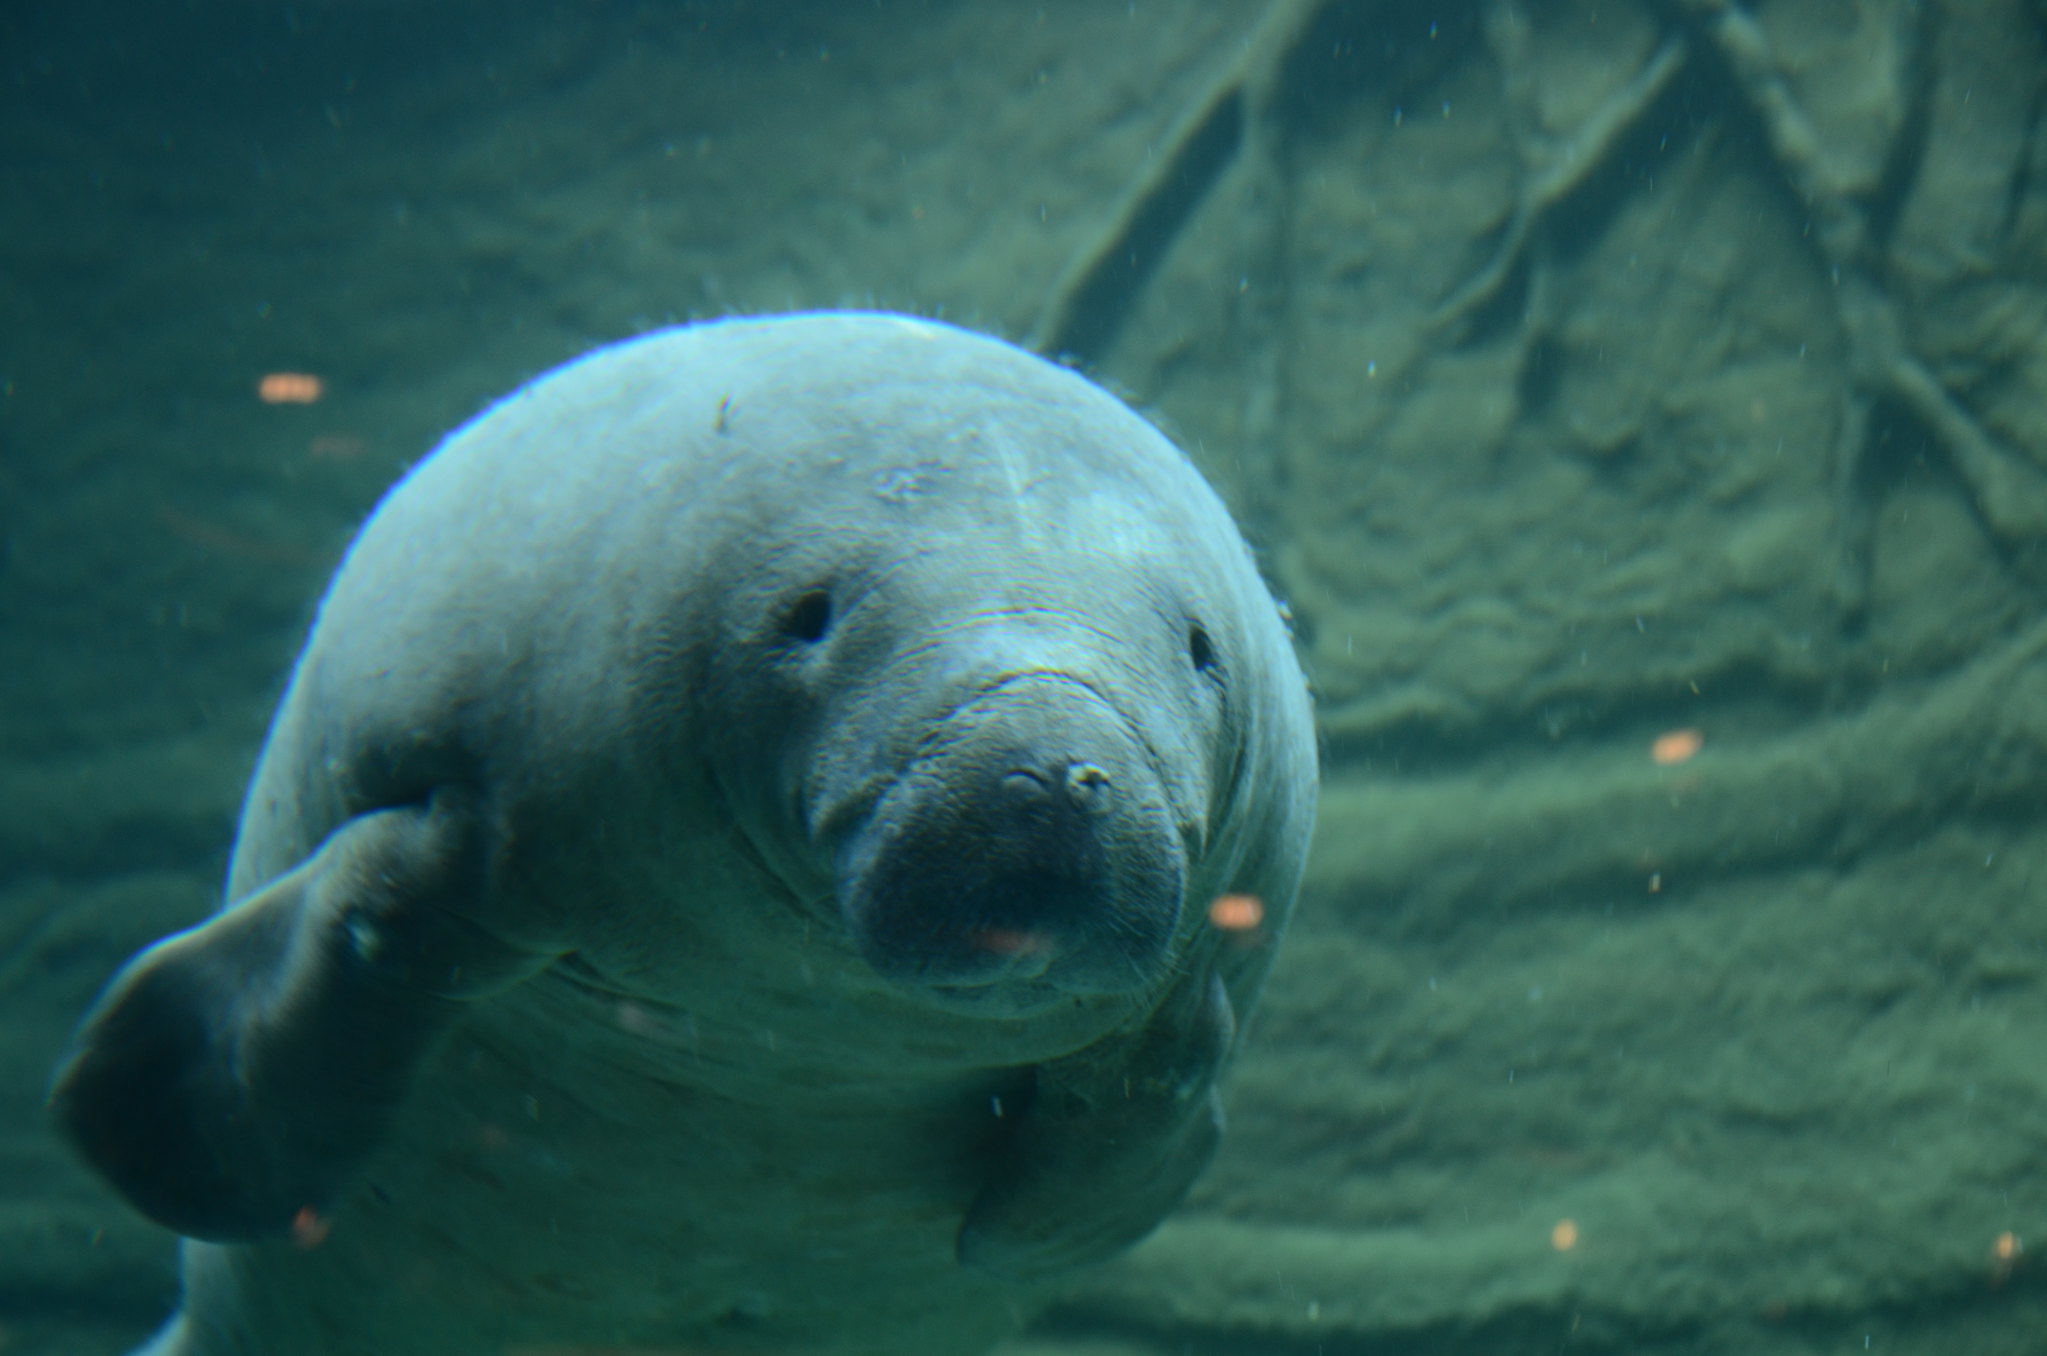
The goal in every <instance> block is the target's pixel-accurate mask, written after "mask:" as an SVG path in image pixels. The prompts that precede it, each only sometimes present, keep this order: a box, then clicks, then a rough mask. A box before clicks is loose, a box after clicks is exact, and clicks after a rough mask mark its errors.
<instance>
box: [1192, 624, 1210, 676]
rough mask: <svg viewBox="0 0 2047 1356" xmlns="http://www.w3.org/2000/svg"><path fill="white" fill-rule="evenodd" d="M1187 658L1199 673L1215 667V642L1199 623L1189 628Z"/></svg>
mask: <svg viewBox="0 0 2047 1356" xmlns="http://www.w3.org/2000/svg"><path fill="white" fill-rule="evenodd" d="M1187 658H1188V660H1189V662H1191V663H1192V664H1193V665H1194V669H1195V672H1197V673H1207V672H1208V671H1209V670H1210V669H1212V668H1214V667H1215V642H1213V641H1211V640H1210V639H1209V638H1208V632H1206V631H1204V630H1203V629H1202V628H1201V627H1200V626H1198V625H1197V626H1191V627H1189V628H1188V629H1187Z"/></svg>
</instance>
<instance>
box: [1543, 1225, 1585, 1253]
mask: <svg viewBox="0 0 2047 1356" xmlns="http://www.w3.org/2000/svg"><path fill="white" fill-rule="evenodd" d="M1549 1245H1550V1246H1551V1247H1552V1248H1555V1249H1556V1250H1557V1251H1558V1252H1569V1251H1570V1250H1571V1249H1573V1248H1575V1247H1577V1246H1578V1223H1577V1221H1576V1220H1568V1219H1560V1220H1558V1221H1557V1224H1556V1227H1555V1228H1554V1229H1551V1230H1550V1231H1549Z"/></svg>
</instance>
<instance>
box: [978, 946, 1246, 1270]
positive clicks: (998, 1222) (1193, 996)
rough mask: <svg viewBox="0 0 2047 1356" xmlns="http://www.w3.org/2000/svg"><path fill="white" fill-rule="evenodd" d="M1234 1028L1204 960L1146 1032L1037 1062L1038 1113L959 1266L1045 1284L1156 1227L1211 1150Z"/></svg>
mask: <svg viewBox="0 0 2047 1356" xmlns="http://www.w3.org/2000/svg"><path fill="white" fill-rule="evenodd" d="M1235 1028H1236V1020H1235V1017H1234V1015H1233V1014H1232V1011H1231V1008H1230V1000H1229V995H1228V993H1227V992H1226V991H1225V990H1224V988H1223V985H1222V981H1221V980H1220V979H1218V978H1216V977H1215V976H1214V975H1213V974H1212V973H1209V972H1208V970H1207V967H1205V966H1204V967H1201V968H1200V969H1198V970H1197V971H1196V972H1195V973H1194V974H1192V975H1190V976H1188V977H1187V978H1186V979H1183V980H1182V981H1181V983H1180V985H1179V988H1178V989H1177V990H1176V992H1175V993H1174V994H1173V995H1172V997H1171V998H1169V999H1168V1001H1167V1002H1166V1003H1165V1004H1164V1005H1163V1006H1162V1007H1161V1008H1160V1009H1159V1010H1158V1011H1157V1012H1156V1013H1154V1014H1153V1016H1152V1018H1151V1019H1150V1021H1148V1022H1147V1023H1146V1025H1145V1026H1143V1027H1142V1028H1140V1029H1138V1030H1135V1031H1132V1032H1130V1033H1128V1034H1126V1035H1124V1036H1122V1037H1115V1038H1111V1039H1109V1040H1106V1041H1102V1042H1100V1043H1098V1044H1096V1045H1093V1046H1090V1047H1089V1048H1087V1049H1086V1050H1083V1051H1081V1052H1079V1053H1078V1054H1075V1055H1071V1056H1069V1057H1067V1058H1066V1059H1063V1060H1057V1061H1054V1062H1052V1063H1049V1064H1045V1065H1042V1066H1040V1067H1039V1069H1038V1071H1037V1092H1036V1096H1035V1098H1034V1099H1033V1101H1032V1103H1031V1106H1030V1109H1029V1110H1028V1111H1026V1112H1025V1113H1024V1116H1023V1118H1022V1123H1021V1124H1020V1125H1019V1126H1018V1127H1017V1129H1016V1132H1015V1135H1014V1137H1013V1138H1012V1139H1011V1140H1010V1142H1009V1144H1008V1146H1007V1148H1006V1151H1005V1156H1004V1158H1003V1160H1002V1163H1001V1166H1000V1167H999V1168H998V1169H997V1171H996V1173H995V1176H994V1177H993V1178H992V1179H991V1180H990V1181H989V1182H988V1183H987V1184H986V1185H984V1186H983V1187H982V1188H981V1192H980V1194H979V1196H977V1197H976V1198H975V1200H974V1203H973V1205H972V1207H971V1208H970V1209H969V1210H968V1212H967V1218H966V1222H965V1224H964V1225H963V1226H962V1227H961V1229H960V1234H959V1245H958V1246H959V1258H960V1261H961V1262H963V1263H965V1264H966V1265H968V1266H971V1267H975V1268H977V1269H979V1270H982V1271H985V1272H988V1273H990V1274H992V1275H994V1276H997V1277H1000V1278H1002V1279H1005V1280H1014V1281H1028V1280H1035V1279H1037V1278H1040V1277H1045V1276H1051V1275H1055V1274H1057V1273H1060V1272H1064V1271H1070V1270H1073V1269H1075V1268H1077V1267H1082V1266H1087V1265H1090V1264H1092V1263H1095V1262H1099V1261H1102V1260H1104V1259H1106V1258H1108V1257H1111V1256H1114V1255H1115V1254H1116V1253H1118V1252H1121V1251H1122V1250H1123V1249H1125V1248H1127V1247H1129V1246H1130V1245H1131V1244H1133V1243H1135V1242H1137V1241H1138V1240H1139V1239H1141V1238H1143V1237H1144V1236H1145V1235H1146V1234H1148V1233H1150V1232H1151V1231H1152V1229H1153V1228H1155V1227H1156V1226H1157V1224H1158V1222H1159V1221H1160V1220H1161V1219H1163V1218H1164V1217H1165V1215H1166V1214H1167V1212H1169V1211H1170V1210H1171V1209H1172V1208H1173V1207H1174V1206H1175V1205H1177V1204H1179V1202H1180V1198H1181V1197H1182V1196H1184V1195H1186V1193H1187V1189H1188V1187H1190V1186H1192V1185H1193V1183H1194V1179H1195V1178H1196V1177H1198V1176H1199V1175H1200V1174H1201V1171H1202V1169H1203V1168H1205V1167H1207V1166H1208V1161H1209V1159H1210V1158H1212V1157H1213V1156H1214V1154H1215V1148H1216V1144H1217V1142H1218V1140H1219V1139H1220V1138H1221V1136H1222V1102H1221V1099H1220V1098H1219V1097H1218V1096H1217V1094H1216V1090H1215V1079H1216V1075H1217V1073H1218V1072H1220V1070H1221V1067H1222V1064H1223V1061H1224V1059H1225V1058H1226V1056H1227V1055H1228V1052H1229V1049H1230V1046H1231V1043H1232V1041H1233V1039H1234V1037H1235Z"/></svg>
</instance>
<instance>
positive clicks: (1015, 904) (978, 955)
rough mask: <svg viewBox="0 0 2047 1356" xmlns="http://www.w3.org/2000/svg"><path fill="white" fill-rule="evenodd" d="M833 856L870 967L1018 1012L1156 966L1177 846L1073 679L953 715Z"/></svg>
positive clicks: (1158, 802)
mask: <svg viewBox="0 0 2047 1356" xmlns="http://www.w3.org/2000/svg"><path fill="white" fill-rule="evenodd" d="M928 748H929V751H927V752H926V753H925V754H923V755H922V756H921V757H919V758H918V759H917V760H915V761H914V762H913V763H912V764H911V766H910V767H909V768H907V769H905V770H904V773H903V774H902V775H901V776H899V777H898V778H896V780H895V782H894V784H893V785H891V786H890V787H889V789H888V790H887V791H886V792H885V793H884V794H883V795H882V796H881V798H880V799H879V800H878V801H877V803H876V804H875V806H874V808H873V810H872V812H871V813H869V814H868V815H867V816H866V818H865V819H864V820H863V821H862V822H861V823H860V824H859V826H858V827H857V828H856V829H855V830H854V831H853V832H852V833H851V834H850V835H849V837H848V838H847V839H846V840H845V842H844V843H843V844H842V845H841V846H840V848H839V851H838V853H837V877H838V899H839V907H840V910H841V912H842V914H843V916H844V918H845V920H846V924H847V928H848V930H849V932H850V933H851V935H852V938H853V940H854V943H855V944H856V946H857V947H858V948H859V950H860V952H861V954H862V956H864V957H865V959H866V960H867V962H868V964H869V965H871V966H872V967H873V968H874V970H875V972H876V973H877V974H879V975H881V976H882V977H883V978H885V979H887V980H889V981H891V982H892V983H895V984H899V985H901V986H903V987H904V988H908V989H912V990H916V991H919V992H922V993H924V994H926V995H927V996H929V997H930V998H931V999H932V1000H933V1001H934V1002H938V1003H941V1004H944V1005H946V1006H955V1007H962V1008H966V1009H969V1010H972V1011H975V1012H983V1013H990V1014H1000V1015H1017V1016H1020V1015H1025V1014H1027V1013H1030V1012H1034V1011H1038V1010H1041V1009H1043V1008H1045V1007H1048V1006H1051V1005H1053V1004H1055V1003H1058V1002H1061V1001H1065V1000H1068V999H1070V998H1073V997H1078V996H1103V995H1115V994H1128V993H1135V992H1139V991H1142V990H1145V989H1147V988H1149V987H1150V986H1152V985H1154V984H1156V983H1157V982H1158V981H1159V980H1160V979H1161V978H1162V977H1163V975H1164V972H1165V968H1166V965H1167V960H1168V955H1169V952H1170V950H1171V947H1172V942H1173V937H1174V934H1175V932H1176V931H1177V929H1178V927H1179V923H1180V913H1181V902H1182V896H1183V894H1184V892H1185V886H1186V861H1185V854H1184V852H1183V850H1182V848H1181V845H1180V839H1179V835H1178V833H1177V832H1176V831H1175V828H1174V823H1173V817H1172V815H1171V814H1170V813H1168V811H1167V808H1166V803H1165V796H1164V793H1163V791H1162V789H1161V787H1160V784H1159V781H1158V778H1157V777H1156V776H1155V775H1154V773H1153V772H1152V770H1151V767H1150V765H1149V763H1148V761H1147V760H1146V758H1145V755H1144V750H1143V748H1142V746H1141V745H1140V744H1139V743H1138V741H1137V740H1136V739H1135V738H1134V737H1133V736H1132V735H1131V734H1130V733H1129V731H1128V730H1127V729H1126V728H1125V727H1124V725H1123V723H1122V722H1121V720H1120V719H1119V718H1118V717H1117V716H1116V715H1115V713H1114V712H1113V711H1112V710H1111V709H1110V708H1109V707H1108V706H1107V705H1106V704H1105V703H1104V702H1102V701H1101V699H1100V698H1098V697H1096V696H1095V695H1094V694H1093V693H1092V692H1090V691H1088V690H1087V689H1086V688H1085V687H1082V686H1081V685H1080V684H1077V683H1072V682H1053V681H1034V682H1022V683H1012V684H1008V685H1004V686H1002V687H998V688H996V689H992V690H991V691H989V692H987V693H984V694H982V696H980V697H978V698H976V699H975V701H974V702H972V703H970V704H969V705H968V706H967V707H963V708H962V709H961V710H960V711H958V712H955V713H954V715H953V717H952V718H951V719H950V720H949V721H948V722H947V725H946V728H945V729H944V730H943V731H942V732H941V735H940V737H939V738H937V739H934V740H933V741H931V744H930V745H929V746H928Z"/></svg>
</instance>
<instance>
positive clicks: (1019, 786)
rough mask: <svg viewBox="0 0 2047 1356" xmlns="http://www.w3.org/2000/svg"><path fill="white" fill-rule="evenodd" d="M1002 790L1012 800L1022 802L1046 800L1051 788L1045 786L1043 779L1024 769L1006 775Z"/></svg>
mask: <svg viewBox="0 0 2047 1356" xmlns="http://www.w3.org/2000/svg"><path fill="white" fill-rule="evenodd" d="M1002 789H1003V790H1004V791H1005V792H1007V793H1008V794H1009V796H1010V797H1011V798H1012V799H1015V800H1020V801H1037V800H1044V799H1045V798H1046V796H1047V795H1048V794H1050V791H1051V788H1050V787H1048V786H1046V785H1045V779H1044V778H1043V777H1040V776H1039V775H1038V774H1037V773H1035V772H1033V771H1031V770H1030V769H1029V768H1023V767H1020V768H1017V769H1015V770H1014V771H1011V772H1009V773H1006V774H1004V776H1003V778H1002Z"/></svg>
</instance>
